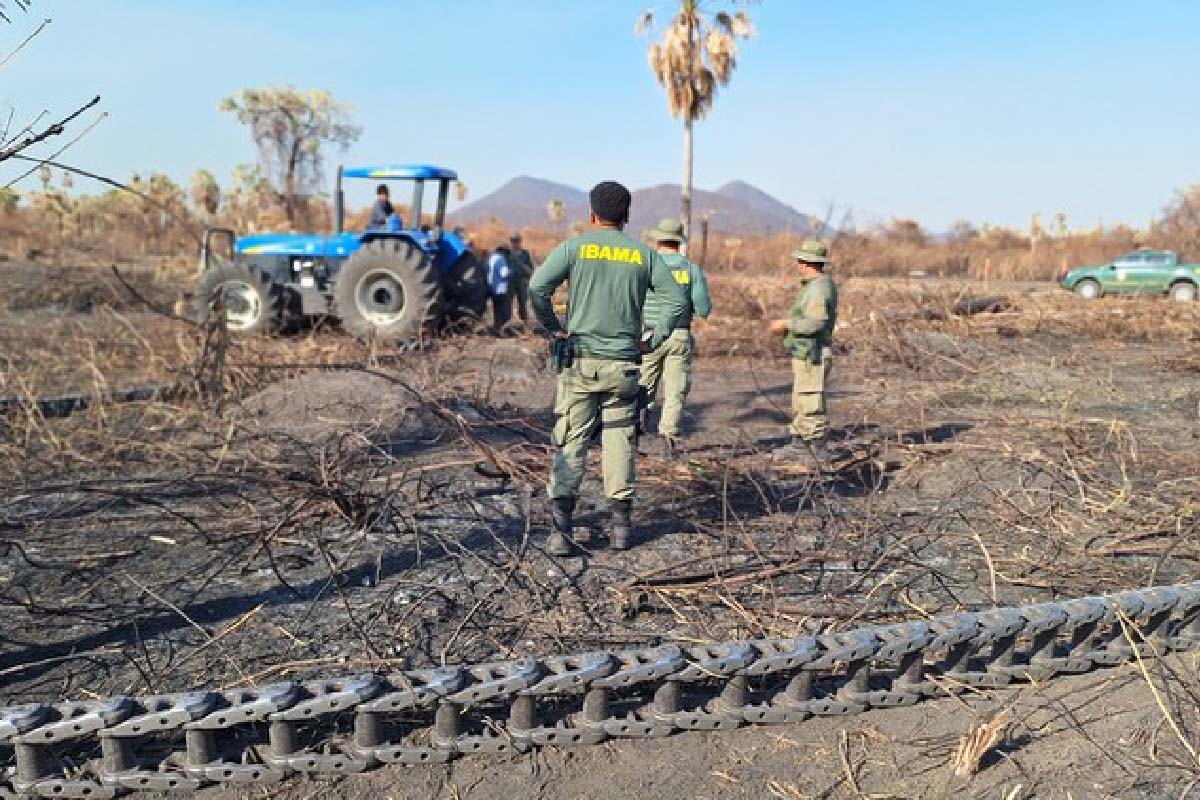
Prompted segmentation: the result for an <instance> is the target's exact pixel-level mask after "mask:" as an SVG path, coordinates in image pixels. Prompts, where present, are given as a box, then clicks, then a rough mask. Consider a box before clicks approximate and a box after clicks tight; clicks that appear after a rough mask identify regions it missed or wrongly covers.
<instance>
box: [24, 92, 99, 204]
mask: <svg viewBox="0 0 1200 800" xmlns="http://www.w3.org/2000/svg"><path fill="white" fill-rule="evenodd" d="M106 119H108V112H107V111H105V112H104V113H103V114H101V115H100V116H98V117H96V119H94V120H92V122H91V124H89V125H88V126H87V127H86V128H84V129H83V130H82V131H80V132H79V134H78V135H77V136H76V137H75V138H74V139H71V141H69V142H67V143H66V144H64V145H63V146H62V147H60V148H58V149H57V150H55V151H54V152H53V153H51V154H50V156H49V159H54V158H58V157H59V156H61V155H62V154H63V153H65V152H66V151H67V149H68V148H70V147H72V146H73V145H74V144H75V143H76V142H78V141H79V140H80V139H82V138H83V137H84V136H87V135H88V134H89V133H91V132H92V131H93V130H95V129H96V126H97V125H99V124H100V123H101V122H103V121H104V120H106ZM49 159H46V160H42V161H39V162H38V163H36V164H34V165H33V166H32V167H30V168H29V169H28V170H26V171H25V172H23V173H22V174H20V175H18V176H17V177H15V178H13V179H12V180H11V181H9V182H8V183H6V184H5V185H4V188H5V189H9V188H11V187H12V186H13V184H16V183H20V182H21V181H23V180H25V179H26V178H28V177H29V176H30V175H32V174H33V173H34V172H35V171H36V170H37V169H38V167H41V166H42V165H44V164H47V163H49Z"/></svg>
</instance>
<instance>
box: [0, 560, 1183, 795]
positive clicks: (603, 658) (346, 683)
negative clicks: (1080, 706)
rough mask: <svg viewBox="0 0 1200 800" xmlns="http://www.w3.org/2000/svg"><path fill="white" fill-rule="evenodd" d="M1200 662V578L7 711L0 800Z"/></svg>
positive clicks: (861, 707)
mask: <svg viewBox="0 0 1200 800" xmlns="http://www.w3.org/2000/svg"><path fill="white" fill-rule="evenodd" d="M1197 646H1200V582H1196V583H1190V584H1182V585H1178V586H1159V587H1154V588H1150V589H1142V590H1135V591H1128V592H1120V593H1118V594H1113V595H1107V596H1103V597H1084V598H1078V599H1072V600H1064V601H1057V602H1048V603H1037V604H1034V605H1027V606H1021V607H1016V608H997V609H991V610H987V611H977V612H958V613H953V614H946V615H942V616H938V617H933V618H931V619H929V620H927V621H912V622H902V623H896V624H891V625H881V626H875V627H869V628H860V629H856V630H850V631H844V632H837V633H829V634H822V635H818V636H810V637H799V638H791V639H755V640H750V641H743V642H726V643H719V644H707V645H698V646H689V647H686V648H685V647H679V646H676V645H663V646H659V647H650V648H643V649H635V650H621V651H617V652H611V653H610V652H592V653H584V654H582V655H571V656H555V657H549V658H542V659H535V658H522V659H517V660H512V661H503V662H495V663H488V664H478V665H467V666H458V667H446V668H440V669H426V670H410V671H407V672H403V673H395V674H388V675H373V674H368V675H357V676H351V677H343V678H335V679H330V680H313V681H303V682H296V681H288V682H282V683H277V684H272V685H269V686H262V687H257V688H248V689H237V690H232V691H225V692H209V691H197V692H188V693H183V694H171V695H152V696H148V697H113V698H106V699H103V700H96V701H89V702H70V703H59V704H53V705H47V704H36V703H35V704H28V705H21V706H11V707H0V800H10V798H13V799H14V800H15V798H29V797H64V798H66V797H72V798H88V799H89V800H95V798H107V797H120V796H123V795H126V794H130V793H135V792H140V791H158V792H170V791H190V790H194V789H198V788H201V787H203V786H207V785H213V784H246V783H271V782H276V781H280V780H283V779H285V778H286V777H287V776H289V775H293V774H311V775H346V774H351V773H357V772H364V771H366V770H369V769H373V768H375V767H378V766H381V765H384V764H427V763H443V762H446V761H449V760H450V759H452V758H455V757H457V756H463V755H469V754H472V753H505V752H512V751H527V750H529V749H531V748H534V747H542V746H547V745H555V746H575V745H588V744H596V743H599V742H602V741H605V740H607V739H622V738H646V737H657V736H667V735H669V734H672V733H675V732H677V731H685V730H705V731H710V730H727V729H732V728H737V727H740V726H743V725H769V724H789V723H796V722H801V721H803V720H805V719H808V718H810V717H812V716H835V715H846V714H858V713H862V712H864V711H866V710H868V709H871V708H889V707H895V706H905V705H912V704H914V703H916V702H918V701H920V700H921V699H924V698H930V697H937V696H946V695H948V694H954V693H958V692H963V691H967V690H968V689H971V688H997V687H1002V686H1006V685H1009V684H1012V683H1015V682H1022V681H1039V682H1040V681H1045V680H1048V679H1050V678H1053V677H1055V676H1057V675H1070V674H1076V673H1081V672H1087V671H1089V670H1092V669H1096V668H1100V667H1109V666H1115V665H1118V664H1121V663H1124V662H1126V661H1128V660H1130V659H1131V658H1133V657H1134V656H1135V654H1136V655H1140V656H1141V657H1157V656H1161V655H1164V654H1166V653H1168V652H1170V651H1175V650H1189V649H1193V648H1196V647H1197Z"/></svg>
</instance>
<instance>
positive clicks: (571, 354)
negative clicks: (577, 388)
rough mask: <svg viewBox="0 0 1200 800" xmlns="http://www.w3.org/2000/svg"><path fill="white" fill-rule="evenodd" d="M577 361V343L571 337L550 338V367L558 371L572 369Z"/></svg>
mask: <svg viewBox="0 0 1200 800" xmlns="http://www.w3.org/2000/svg"><path fill="white" fill-rule="evenodd" d="M574 363H575V345H574V343H573V342H572V341H571V340H570V339H569V338H566V339H561V338H559V337H557V336H556V337H555V338H553V339H551V340H550V368H551V369H553V370H554V371H555V372H556V373H558V372H562V371H563V370H564V369H570V368H571V366H572V365H573V364H574Z"/></svg>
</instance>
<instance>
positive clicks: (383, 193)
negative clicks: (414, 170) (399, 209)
mask: <svg viewBox="0 0 1200 800" xmlns="http://www.w3.org/2000/svg"><path fill="white" fill-rule="evenodd" d="M395 215H396V209H394V208H392V201H391V200H390V199H389V196H388V187H387V184H384V183H381V184H379V186H378V187H376V189H375V205H373V206H371V218H370V219H369V220H368V221H367V230H369V231H370V230H383V229H384V228H387V227H388V220H390V219H391V218H392V217H393V216H395Z"/></svg>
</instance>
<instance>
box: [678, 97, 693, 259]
mask: <svg viewBox="0 0 1200 800" xmlns="http://www.w3.org/2000/svg"><path fill="white" fill-rule="evenodd" d="M679 218H680V220H681V221H682V222H683V235H684V236H687V235H689V234H690V233H691V232H692V118H691V115H688V116H687V117H685V118H684V120H683V185H682V187H681V188H680V192H679ZM684 252H687V245H686V244H685V245H684Z"/></svg>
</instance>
